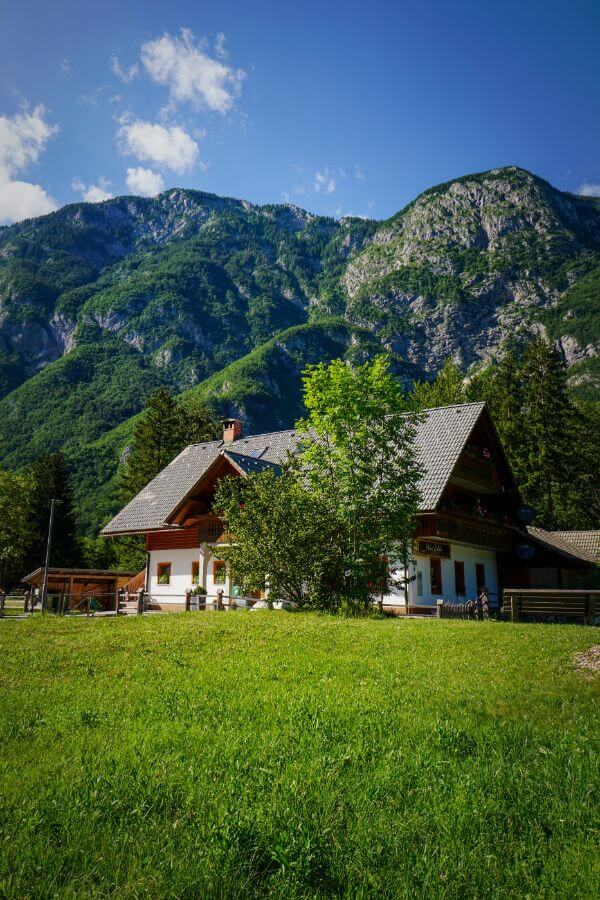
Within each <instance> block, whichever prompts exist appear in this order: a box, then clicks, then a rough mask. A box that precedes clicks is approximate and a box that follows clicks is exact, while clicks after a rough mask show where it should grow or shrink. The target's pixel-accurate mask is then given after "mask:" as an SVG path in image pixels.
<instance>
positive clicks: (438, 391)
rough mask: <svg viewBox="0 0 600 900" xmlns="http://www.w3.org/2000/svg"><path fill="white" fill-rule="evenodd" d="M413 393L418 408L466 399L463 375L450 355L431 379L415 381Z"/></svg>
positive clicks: (460, 401) (462, 401) (461, 401)
mask: <svg viewBox="0 0 600 900" xmlns="http://www.w3.org/2000/svg"><path fill="white" fill-rule="evenodd" d="M413 393H414V396H415V400H416V401H417V404H418V406H419V408H420V409H431V408H432V407H434V406H450V405H452V404H453V403H465V402H466V400H467V397H466V392H465V383H464V375H463V373H462V370H461V368H460V366H458V365H457V364H456V363H455V362H454V360H453V359H452V358H451V357H448V359H447V360H446V362H445V363H444V365H443V366H442V368H441V369H440V371H439V372H438V373H437V375H436V377H435V379H434V380H433V381H415V383H414V384H413Z"/></svg>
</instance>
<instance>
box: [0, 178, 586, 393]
mask: <svg viewBox="0 0 600 900" xmlns="http://www.w3.org/2000/svg"><path fill="white" fill-rule="evenodd" d="M180 245H181V246H184V247H186V248H195V247H197V246H202V247H204V248H205V249H204V250H203V251H201V252H203V253H204V258H205V259H206V263H204V262H203V265H205V270H206V277H205V278H198V285H197V286H196V287H191V288H190V289H189V290H187V293H185V292H184V295H183V296H179V294H178V288H179V282H183V281H185V277H186V274H187V271H186V268H185V266H182V267H181V268H180V269H179V270H177V275H176V277H175V276H174V277H173V278H172V280H171V281H170V282H169V280H168V275H167V274H165V272H166V271H167V270H164V269H163V270H160V271H158V270H157V269H156V268H153V260H155V259H156V258H157V257H158V256H160V254H161V253H162V254H164V253H168V252H170V251H171V249H172V248H173V247H177V246H180ZM186 252H188V251H187V250H186ZM199 252H200V251H198V250H197V249H189V254H190V256H189V259H191V260H194V259H195V258H196V257H195V255H194V254H198V253H199ZM132 260H134V262H133V263H132ZM233 260H235V262H233ZM211 266H212V267H213V269H214V271H208V270H209V268H210V267H211ZM594 269H598V272H599V273H600V201H598V200H596V199H594V198H584V197H576V196H572V195H568V194H564V193H561V192H559V191H556V190H555V189H554V188H552V187H551V186H550V185H549V184H547V183H546V182H544V181H542V180H541V179H539V178H537V177H536V176H534V175H532V174H530V173H528V172H525V171H524V170H522V169H517V168H514V167H510V168H506V169H498V170H492V171H490V172H486V173H483V174H480V175H472V176H468V177H465V178H462V179H458V180H456V181H453V182H450V183H448V184H445V185H440V186H438V187H435V188H432V189H431V190H429V191H426V192H425V193H424V194H422V195H421V196H419V197H418V198H417V199H416V200H415V201H414V202H413V203H411V204H409V206H408V207H406V208H405V209H404V210H402V211H401V212H399V213H398V214H397V215H395V216H393V217H392V218H391V219H389V220H387V221H385V222H379V223H376V222H359V221H358V220H356V219H348V218H347V219H342V220H341V221H340V222H336V221H334V220H333V219H329V218H325V217H319V216H315V215H313V214H312V213H309V212H306V211H305V210H302V209H300V208H299V207H297V206H293V205H291V204H284V205H270V206H256V205H253V204H251V203H248V202H247V201H240V200H235V199H232V198H226V197H225V198H224V197H216V196H214V195H211V194H205V193H201V192H198V191H188V190H179V189H174V190H169V191H166V192H165V193H163V194H161V195H160V196H159V197H157V198H154V199H147V198H140V197H121V198H117V199H115V200H110V201H106V202H103V203H100V204H89V203H83V204H74V205H71V206H67V207H64V208H63V209H61V210H59V211H58V212H56V213H53V214H51V215H50V216H46V217H42V218H40V219H35V220H30V221H26V222H23V223H20V224H18V225H15V226H12V227H10V228H0V354H1V353H2V352H5V353H6V354H11V353H13V354H14V353H16V354H17V355H18V357H19V360H20V365H21V366H22V368H23V371H24V372H25V373H28V374H34V373H35V372H37V371H39V370H40V369H43V368H44V367H45V366H47V365H48V364H50V363H52V362H54V361H55V360H57V359H59V358H60V357H61V356H63V355H64V354H66V353H69V352H70V351H71V350H72V349H73V348H74V347H75V346H76V345H77V344H78V343H80V342H81V341H86V342H88V343H90V342H92V341H96V340H97V341H103V340H113V341H115V340H116V341H122V342H124V343H125V344H127V345H128V346H129V347H133V348H135V349H136V350H138V351H139V353H140V354H147V355H149V358H150V359H151V362H152V364H153V365H154V366H156V368H157V369H160V370H161V371H163V372H165V373H167V372H171V374H172V375H173V380H174V381H175V383H176V384H179V385H180V386H181V385H182V384H183V382H184V381H185V383H186V384H187V383H189V379H190V378H194V377H196V375H195V374H194V373H198V377H206V374H207V373H212V372H215V371H218V369H219V368H220V367H221V366H223V365H225V364H226V363H228V362H231V361H232V360H233V359H235V358H238V357H241V356H243V355H244V353H246V352H248V350H249V349H252V348H253V347H254V346H256V345H257V344H259V343H260V342H261V341H264V340H267V339H268V338H269V337H271V336H272V335H273V334H274V333H276V332H277V331H280V330H282V329H284V328H286V327H289V326H291V325H296V324H300V323H302V322H306V321H307V320H309V319H310V320H312V319H313V318H322V317H323V316H325V315H331V314H335V315H337V316H342V317H345V318H346V319H347V320H348V321H349V322H350V323H352V324H357V325H362V326H365V327H366V328H368V329H369V330H370V331H372V332H373V334H374V335H375V336H376V337H377V338H378V339H379V340H381V341H382V342H383V343H384V344H385V345H386V346H388V347H389V348H390V349H391V350H393V351H394V352H396V353H401V354H402V355H404V357H405V358H406V359H407V360H409V361H410V362H411V363H412V364H414V366H415V367H417V368H418V369H420V370H421V371H423V372H426V373H430V374H432V375H433V374H434V373H435V372H436V371H437V370H438V369H439V368H440V366H441V365H442V364H443V362H444V361H445V359H446V358H447V357H448V356H451V357H453V358H454V359H456V360H457V361H459V362H460V363H461V365H462V366H464V367H465V369H466V368H468V367H470V366H477V365H480V364H482V363H485V362H486V361H487V360H489V359H490V357H492V356H494V355H495V354H497V353H498V352H499V351H500V350H501V348H502V347H503V345H504V344H505V342H506V341H507V340H508V339H510V338H511V337H513V336H514V335H515V333H517V332H519V331H526V332H527V331H528V332H532V333H540V332H541V333H544V332H547V333H548V334H550V336H551V337H552V339H553V340H555V342H556V345H557V346H558V347H559V348H560V350H561V352H562V353H563V355H564V358H565V360H566V362H567V363H568V364H569V365H576V364H579V363H582V362H585V361H586V360H590V359H592V358H593V357H594V356H595V355H597V354H598V352H599V350H600V346H599V344H598V338H597V335H598V334H599V333H600V329H599V328H595V329H592V333H591V334H590V335H588V334H585V333H583V332H584V331H585V329H583V330H582V328H583V326H581V324H580V322H581V315H580V314H581V309H580V308H578V309H577V310H575V309H574V308H572V307H571V306H570V305H569V304H566V306H565V304H563V303H562V299H563V297H564V295H565V291H567V289H569V288H570V287H573V286H575V287H577V285H578V283H579V282H580V280H581V278H582V277H583V276H584V275H585V274H586V273H589V272H592V271H593V270H594ZM203 271H204V270H203ZM136 279H137V280H136ZM599 283H600V277H599ZM207 297H209V304H208V305H209V306H210V314H209V312H208V311H207V308H208V305H207V304H206V303H205V301H206V298H207ZM587 302H588V306H589V302H594V301H587ZM253 304H254V307H253ZM560 304H562V305H560ZM598 304H600V301H597V305H598ZM559 305H560V306H559ZM252 307H253V308H252ZM557 307H559V309H560V316H555V317H554V318H552V316H551V313H552V311H553V310H555V309H556V308H557ZM596 309H597V307H596ZM273 310H275V312H273ZM588 313H589V310H587V311H586V315H587V314H588ZM599 315H600V314H599ZM263 320H264V321H263ZM1 361H2V360H1V358H0V363H1ZM180 373H181V376H180Z"/></svg>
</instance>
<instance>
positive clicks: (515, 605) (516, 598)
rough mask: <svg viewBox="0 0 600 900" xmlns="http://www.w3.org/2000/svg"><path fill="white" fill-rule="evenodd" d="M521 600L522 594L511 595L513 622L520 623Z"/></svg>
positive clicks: (511, 616)
mask: <svg viewBox="0 0 600 900" xmlns="http://www.w3.org/2000/svg"><path fill="white" fill-rule="evenodd" d="M520 600H521V595H520V594H511V595H510V620H511V622H518V621H519V602H520Z"/></svg>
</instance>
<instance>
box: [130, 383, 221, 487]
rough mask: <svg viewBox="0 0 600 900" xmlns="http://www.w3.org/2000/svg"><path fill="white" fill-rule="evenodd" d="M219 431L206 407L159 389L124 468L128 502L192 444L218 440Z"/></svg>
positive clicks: (140, 421)
mask: <svg viewBox="0 0 600 900" xmlns="http://www.w3.org/2000/svg"><path fill="white" fill-rule="evenodd" d="M219 430H220V428H219V423H218V421H217V419H216V418H215V417H214V414H213V413H212V411H211V410H210V409H209V407H207V406H206V404H204V403H202V402H201V401H198V400H194V401H191V402H190V401H188V403H187V404H185V405H183V404H181V403H178V402H177V401H176V400H175V398H174V397H173V396H172V394H171V393H170V392H169V391H168V390H167V389H166V388H164V387H159V388H157V389H156V390H155V391H154V392H153V393H152V394H151V395H150V397H149V398H148V400H147V402H146V408H145V410H144V412H143V413H142V415H141V416H140V417H139V419H138V421H137V423H136V426H135V430H134V433H133V440H132V442H131V446H130V448H129V452H128V454H127V458H126V460H125V464H124V466H123V470H122V474H121V485H122V490H123V495H124V499H127V500H129V499H130V498H131V497H134V496H135V495H136V494H137V493H138V492H139V491H141V490H142V488H143V487H145V486H146V485H147V484H148V482H150V481H152V479H153V478H154V477H155V476H156V475H158V473H159V472H160V471H161V469H163V468H164V467H165V466H166V465H168V464H169V463H170V462H171V460H173V459H174V458H175V457H176V456H177V454H178V453H180V452H181V451H182V450H183V448H184V447H186V446H187V445H188V444H192V443H198V442H200V441H205V440H211V439H213V438H216V437H217V436H218V434H219Z"/></svg>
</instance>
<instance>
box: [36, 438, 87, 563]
mask: <svg viewBox="0 0 600 900" xmlns="http://www.w3.org/2000/svg"><path fill="white" fill-rule="evenodd" d="M30 470H31V476H32V479H33V493H34V498H35V503H34V511H33V528H34V531H35V542H34V545H33V548H32V551H31V554H30V557H31V567H32V568H35V567H36V566H39V565H41V564H42V562H43V559H44V553H45V548H46V540H47V536H48V523H49V518H50V505H51V500H52V499H53V498H54V499H55V500H56V501H57V503H56V507H55V510H54V526H53V529H52V551H51V557H50V563H51V565H53V566H75V565H77V564H78V563H79V561H80V560H79V548H78V541H77V520H76V515H75V500H74V495H73V489H72V485H71V480H70V476H69V471H68V468H67V463H66V460H65V457H64V456H63V454H62V453H50V454H44V455H43V456H40V457H38V458H37V459H36V460H35V461H34V462H33V463H32V464H31V466H30Z"/></svg>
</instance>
